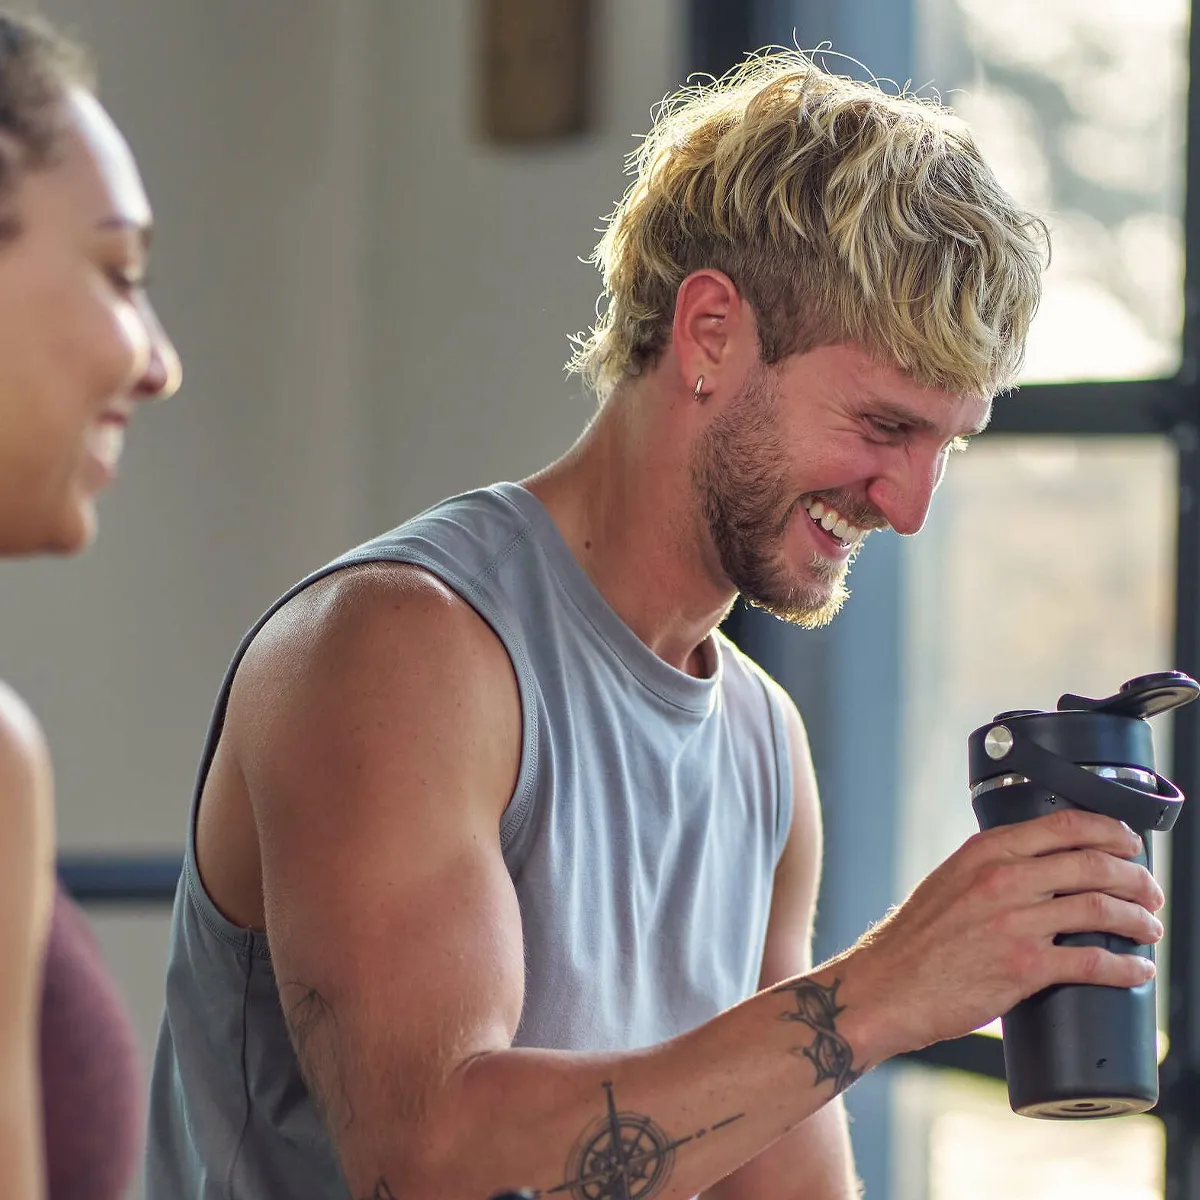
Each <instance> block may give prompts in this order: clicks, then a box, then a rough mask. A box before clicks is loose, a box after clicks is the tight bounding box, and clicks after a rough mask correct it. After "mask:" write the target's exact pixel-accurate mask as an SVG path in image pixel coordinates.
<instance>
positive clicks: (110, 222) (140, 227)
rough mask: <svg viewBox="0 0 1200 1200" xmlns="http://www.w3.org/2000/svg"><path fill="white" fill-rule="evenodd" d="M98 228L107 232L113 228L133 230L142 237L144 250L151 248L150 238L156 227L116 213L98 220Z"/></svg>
mask: <svg viewBox="0 0 1200 1200" xmlns="http://www.w3.org/2000/svg"><path fill="white" fill-rule="evenodd" d="M96 228H97V229H100V230H103V231H104V232H105V233H108V232H110V231H112V230H117V231H120V230H126V229H128V230H131V231H132V232H134V233H136V234H137V235H138V236H139V237H140V238H141V240H142V248H143V249H144V250H149V249H150V239H151V238H152V237H153V236H154V227H153V226H152V225H151V224H149V222H147V221H135V220H133V218H132V217H122V216H117V215H115V214H114V215H113V216H111V217H104V218H103V219H102V220H99V221H97V222H96Z"/></svg>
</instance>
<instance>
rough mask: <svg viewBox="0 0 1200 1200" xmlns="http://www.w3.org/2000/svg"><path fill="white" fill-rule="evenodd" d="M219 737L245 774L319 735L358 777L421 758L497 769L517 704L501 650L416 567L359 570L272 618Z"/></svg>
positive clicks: (241, 673) (328, 758) (298, 754)
mask: <svg viewBox="0 0 1200 1200" xmlns="http://www.w3.org/2000/svg"><path fill="white" fill-rule="evenodd" d="M225 735H226V736H227V738H228V742H229V747H230V749H231V750H232V752H233V753H234V755H235V757H236V758H237V759H238V760H240V761H241V762H242V764H243V766H244V767H247V768H250V767H251V764H252V762H254V761H258V762H263V761H267V760H276V761H278V759H279V758H280V756H287V757H289V758H292V759H294V760H296V761H299V760H301V759H302V758H304V757H306V756H307V754H308V753H309V752H310V749H311V747H310V745H309V743H310V740H311V739H312V738H314V737H319V738H320V744H321V746H322V755H323V761H324V762H325V763H327V764H332V763H335V762H340V763H341V765H342V769H343V770H345V771H347V772H350V771H353V772H355V773H356V774H357V775H362V774H363V773H364V772H369V771H374V772H376V774H377V776H382V775H383V774H388V775H391V774H393V773H394V772H395V770H396V769H397V765H396V760H397V759H398V758H403V759H405V760H406V761H408V762H409V763H415V762H418V761H424V760H425V759H426V758H427V757H428V758H429V759H430V763H429V767H430V770H431V771H432V770H434V769H435V767H436V769H437V771H438V772H439V773H442V772H445V771H447V770H449V769H450V768H449V763H451V762H457V763H458V764H459V765H458V767H457V768H455V769H456V770H458V771H459V772H460V773H461V772H462V771H464V770H466V763H465V762H464V761H463V760H464V758H465V760H466V761H467V762H476V763H478V764H479V765H480V766H481V767H482V766H486V765H488V764H493V765H495V766H496V769H497V770H498V771H499V772H500V774H502V775H504V776H507V775H508V773H509V765H508V764H509V762H510V760H511V759H513V758H514V756H515V755H516V754H517V753H519V745H520V704H519V699H518V689H517V685H516V678H515V674H514V670H513V666H512V662H511V660H510V659H509V656H508V652H507V651H506V650H505V648H504V645H503V643H502V642H501V641H500V639H499V637H498V636H497V635H496V633H495V632H494V631H493V630H492V628H491V626H490V625H489V624H488V623H487V622H486V621H485V620H484V618H483V617H481V616H480V615H479V614H478V613H477V612H476V611H475V609H474V608H472V607H471V605H470V604H469V603H467V601H466V600H464V599H463V598H462V597H461V596H459V595H458V594H457V593H456V592H455V591H454V590H453V589H452V588H451V587H449V586H448V585H447V584H445V583H444V582H442V581H441V580H440V579H438V578H437V577H436V576H434V575H432V574H430V573H429V572H428V571H425V570H423V569H421V568H419V567H416V566H411V565H408V564H394V563H382V564H368V565H363V566H357V567H351V568H347V569H345V570H342V571H338V572H336V573H335V574H333V575H331V576H329V577H327V578H326V579H322V580H319V581H318V582H316V583H315V584H313V585H311V586H310V587H309V588H306V589H305V590H304V591H303V592H301V593H300V594H299V595H297V596H296V597H294V598H293V599H292V600H290V601H289V602H288V603H287V604H285V605H284V606H283V607H282V608H280V610H279V611H278V612H277V613H275V614H274V615H273V616H272V617H271V619H270V620H269V621H268V622H267V624H266V625H265V626H264V627H263V629H262V630H261V631H260V632H259V634H258V636H257V637H256V638H255V639H254V642H253V643H252V645H251V647H250V648H249V650H248V651H247V654H246V656H245V659H244V660H243V663H242V665H241V666H240V667H239V669H238V673H237V676H236V677H235V681H234V686H233V690H232V692H231V694H230V703H229V711H228V714H227V721H226V729H225ZM452 747H453V749H451V748H452ZM447 756H448V757H447ZM509 782H511V781H509ZM504 798H505V800H507V795H506V796H505V797H504Z"/></svg>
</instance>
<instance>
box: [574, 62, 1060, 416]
mask: <svg viewBox="0 0 1200 1200" xmlns="http://www.w3.org/2000/svg"><path fill="white" fill-rule="evenodd" d="M629 170H630V173H631V174H634V175H635V179H634V182H633V183H632V184H631V186H630V187H629V190H628V191H627V192H626V193H625V196H624V198H623V199H622V200H621V202H620V203H619V204H618V205H617V208H616V210H615V211H614V212H613V214H612V215H611V217H609V219H608V222H607V226H606V229H605V232H604V236H603V237H602V238H601V240H600V243H599V245H598V246H597V247H596V249H595V252H594V254H593V255H592V261H593V262H595V264H596V265H597V266H598V267H599V268H600V271H601V273H602V275H603V277H604V292H605V298H606V299H607V306H606V308H605V310H604V311H603V314H602V315H601V317H600V319H599V321H598V323H597V325H596V327H595V328H594V329H593V330H592V331H591V333H590V334H588V335H586V336H581V337H580V338H579V339H577V347H576V353H575V355H574V357H573V358H572V361H571V363H570V364H569V367H570V369H572V370H575V371H578V372H580V373H581V374H582V375H583V377H584V379H585V380H586V381H587V382H588V384H589V385H590V386H592V387H593V388H594V389H595V390H596V391H597V393H598V394H600V395H601V396H605V395H607V394H608V393H609V392H610V391H612V389H613V388H614V387H616V386H617V385H618V384H619V383H620V382H621V381H622V380H623V379H625V378H627V377H630V376H635V375H638V374H640V373H641V372H643V371H645V370H646V369H648V368H650V367H652V366H653V365H654V364H655V363H656V362H657V361H658V359H659V357H660V355H661V354H662V352H663V350H664V348H665V347H666V345H667V342H668V340H669V338H670V335H671V324H672V320H673V318H674V312H675V297H676V293H677V292H678V290H679V285H680V284H681V283H682V282H683V280H684V279H685V278H686V277H687V276H688V275H690V274H691V273H692V272H693V271H697V270H700V269H701V268H705V267H709V268H715V269H717V270H720V271H723V272H724V273H725V274H727V275H728V276H729V277H730V279H732V280H733V282H734V284H735V285H736V286H737V287H738V289H739V291H740V292H741V293H742V295H743V296H744V297H745V299H746V300H748V301H749V303H750V305H751V306H752V308H753V310H754V313H755V316H756V318H757V322H758V332H759V340H760V343H761V345H760V348H761V352H762V356H763V359H764V361H765V362H768V363H774V362H778V361H779V360H780V359H782V358H784V357H786V356H787V355H789V354H795V353H804V352H806V351H808V350H812V349H815V348H816V347H818V346H825V345H832V344H836V343H839V342H854V343H857V344H858V345H860V346H862V347H863V348H864V349H865V350H867V351H868V352H869V353H870V354H872V355H873V356H875V357H876V358H878V359H880V360H881V361H884V362H887V363H890V364H892V365H895V366H898V367H899V368H900V369H901V370H903V371H904V372H906V373H907V374H908V375H909V376H911V378H912V379H913V380H915V381H916V382H917V383H918V384H921V385H922V386H925V387H932V388H939V389H943V390H946V391H950V392H955V393H958V394H961V395H976V396H982V397H989V398H990V397H991V396H994V395H995V394H996V393H997V392H999V391H1001V390H1003V389H1004V388H1006V387H1008V386H1010V385H1011V384H1012V382H1013V380H1014V378H1015V376H1016V374H1017V371H1018V370H1019V368H1020V364H1021V359H1022V356H1023V354H1024V346H1025V336H1026V333H1027V331H1028V328H1029V322H1030V320H1031V318H1032V317H1033V314H1034V311H1035V310H1036V308H1037V305H1038V301H1039V299H1040V296H1041V275H1042V271H1043V270H1044V268H1045V265H1046V261H1047V257H1048V236H1047V232H1046V227H1045V225H1044V223H1043V222H1042V221H1041V220H1040V219H1039V218H1038V217H1036V216H1034V215H1033V214H1032V213H1029V212H1026V211H1024V210H1023V209H1021V208H1020V207H1019V206H1018V205H1017V204H1016V203H1015V202H1014V201H1013V200H1012V198H1011V197H1010V196H1009V195H1008V194H1007V193H1006V192H1005V191H1004V189H1003V188H1002V187H1001V186H1000V184H999V183H998V182H997V180H996V178H995V176H994V175H993V174H992V171H991V169H990V168H989V167H988V166H987V164H986V163H985V162H984V161H983V158H982V157H981V155H980V153H979V150H978V149H977V147H976V145H975V143H974V141H973V139H972V137H971V134H970V132H969V131H968V129H967V127H966V126H965V125H964V124H963V122H962V121H961V120H960V119H958V118H957V117H955V116H954V115H953V114H952V113H950V112H949V111H948V110H947V109H945V108H942V107H941V106H940V105H938V104H936V103H934V102H932V101H930V100H926V99H923V98H921V97H917V96H914V95H911V94H899V95H892V94H889V93H886V92H884V91H883V90H882V89H881V88H880V87H878V86H877V85H876V84H874V83H862V82H859V81H857V80H853V79H849V78H844V77H841V76H836V75H832V74H830V73H829V72H827V71H825V70H822V69H821V68H820V67H819V66H817V65H816V63H814V62H813V60H812V59H811V57H809V56H808V55H806V54H804V53H802V52H799V51H790V50H785V51H772V52H769V53H764V54H762V55H759V56H756V57H754V58H752V59H750V60H749V61H747V62H746V63H743V64H742V65H741V66H739V67H737V68H735V69H734V70H733V71H731V72H730V73H729V74H728V75H726V76H725V77H724V78H722V79H720V80H716V81H713V82H710V83H707V84H701V85H697V86H693V87H688V88H685V89H683V90H682V91H680V92H678V93H677V94H676V95H674V96H672V97H670V98H668V99H667V100H666V101H664V103H663V105H662V107H661V109H660V110H659V112H658V114H657V117H656V120H655V122H654V127H653V129H652V130H651V132H650V134H649V135H648V136H647V138H646V140H645V141H644V143H643V144H642V146H641V147H640V149H639V150H637V151H636V152H635V153H634V154H632V155H631V156H630V163H629Z"/></svg>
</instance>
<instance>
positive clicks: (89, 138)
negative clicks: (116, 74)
mask: <svg viewBox="0 0 1200 1200" xmlns="http://www.w3.org/2000/svg"><path fill="white" fill-rule="evenodd" d="M64 103H65V107H66V112H67V118H68V120H67V132H66V134H65V135H64V137H63V139H62V146H61V153H59V154H58V155H57V156H56V157H55V159H54V160H53V161H52V163H51V164H50V165H49V166H47V167H45V168H37V169H32V170H28V171H25V172H24V173H23V174H22V175H21V176H20V177H19V181H18V183H17V185H16V188H15V190H14V192H13V194H12V195H11V196H10V197H6V198H5V203H6V205H7V206H8V207H10V208H11V211H12V213H13V214H14V215H15V217H16V218H17V220H18V221H19V224H20V232H19V233H18V234H17V235H16V236H15V237H14V238H13V239H12V240H10V241H7V242H4V243H3V244H0V554H8V555H19V554H37V553H42V552H56V553H70V552H73V551H76V550H80V549H83V548H84V547H85V546H86V545H87V544H88V543H89V542H90V541H91V540H92V537H93V536H94V534H95V528H96V513H95V497H96V494H97V493H98V492H99V491H100V490H101V489H102V488H103V487H104V486H105V485H106V484H107V483H109V482H110V481H111V480H112V479H113V478H114V476H115V475H116V469H117V461H118V459H119V457H120V453H121V444H122V441H123V438H124V432H125V427H126V425H127V424H128V422H129V420H130V418H131V416H132V415H133V413H134V412H135V411H136V409H137V408H138V405H139V402H141V401H145V400H154V399H158V398H160V397H165V396H169V395H171V394H172V393H173V392H174V391H175V390H176V388H177V387H178V386H179V360H178V357H177V356H176V354H175V349H174V347H173V346H172V345H171V342H170V340H169V339H168V338H167V336H166V333H165V332H164V331H163V328H162V326H161V325H160V324H159V323H158V318H157V317H156V316H155V314H154V310H153V309H152V308H151V306H150V301H149V299H148V298H147V296H146V292H145V287H144V282H145V270H146V255H147V249H148V244H149V237H150V205H149V202H148V201H147V199H146V193H145V191H144V189H143V187H142V181H141V178H140V177H139V175H138V170H137V166H136V164H135V163H134V160H133V155H132V153H131V152H130V149H129V147H128V145H127V144H126V142H125V140H124V138H123V137H122V136H121V134H120V133H119V132H118V130H117V128H116V126H115V125H114V124H113V123H112V120H111V119H110V118H109V116H108V114H107V113H106V112H105V111H104V109H103V108H101V106H100V104H99V103H98V102H97V101H96V99H95V98H94V97H93V96H92V95H91V94H90V93H88V92H86V91H83V90H81V89H73V90H71V91H70V92H69V93H68V94H67V97H66V100H65V101H64Z"/></svg>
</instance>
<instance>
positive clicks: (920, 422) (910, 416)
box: [871, 396, 992, 438]
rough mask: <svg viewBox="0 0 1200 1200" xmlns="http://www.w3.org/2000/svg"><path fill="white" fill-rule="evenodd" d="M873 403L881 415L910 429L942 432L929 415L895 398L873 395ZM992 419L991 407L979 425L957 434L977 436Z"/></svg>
mask: <svg viewBox="0 0 1200 1200" xmlns="http://www.w3.org/2000/svg"><path fill="white" fill-rule="evenodd" d="M871 404H872V406H873V407H874V409H875V410H876V412H877V413H878V414H879V415H880V416H883V417H887V418H888V419H890V420H893V421H895V422H896V423H897V424H902V425H907V426H908V427H909V428H910V429H914V430H916V431H917V432H918V433H941V432H942V430H941V427H940V426H939V425H938V423H937V422H936V421H931V420H930V419H929V418H928V417H925V416H922V415H921V414H920V413H915V412H913V411H912V409H910V408H905V407H904V405H903V404H897V403H896V402H895V401H894V400H884V399H883V397H882V396H872V397H871ZM991 419H992V413H991V410H990V409H989V410H988V413H987V415H986V416H985V417H984V418H983V420H982V421H981V422H980V423H979V424H978V425H974V426H972V427H971V428H970V429H964V430H963V431H962V433H960V434H957V435H956V436H957V437H961V438H970V437H975V436H976V435H977V434H980V433H982V432H983V431H984V430H985V429H986V428H987V427H988V422H989V421H991Z"/></svg>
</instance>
